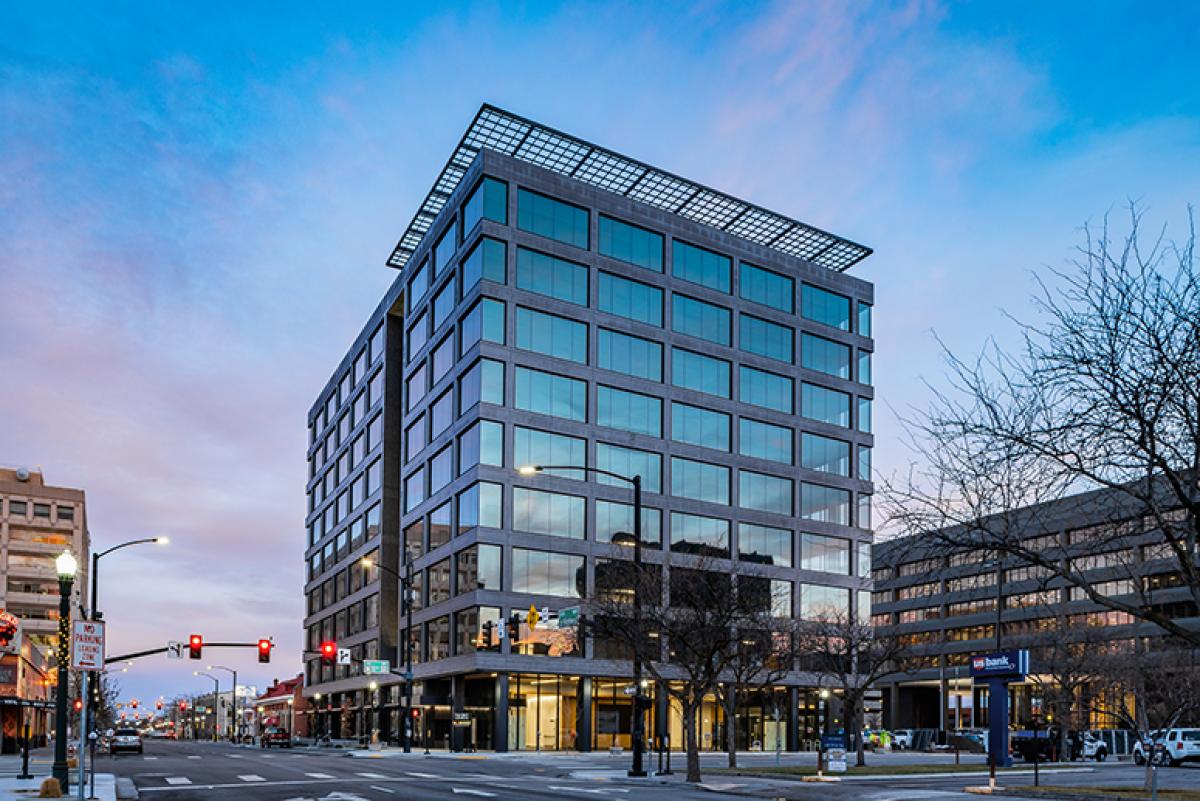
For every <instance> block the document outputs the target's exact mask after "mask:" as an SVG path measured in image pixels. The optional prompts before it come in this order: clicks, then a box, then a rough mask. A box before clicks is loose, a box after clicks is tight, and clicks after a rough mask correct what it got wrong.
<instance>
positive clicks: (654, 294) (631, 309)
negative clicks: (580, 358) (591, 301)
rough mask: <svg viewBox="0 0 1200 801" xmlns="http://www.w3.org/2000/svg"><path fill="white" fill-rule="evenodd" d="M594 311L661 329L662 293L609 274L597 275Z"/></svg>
mask: <svg viewBox="0 0 1200 801" xmlns="http://www.w3.org/2000/svg"><path fill="white" fill-rule="evenodd" d="M599 281H600V282H599V285H598V286H597V296H596V299H597V308H599V309H600V311H602V312H608V313H609V314H616V315H619V316H621V317H627V318H629V319H630V320H637V321H638V322H640V323H649V324H650V325H659V326H661V325H662V305H663V303H662V300H663V293H662V290H661V289H659V288H658V287H654V286H650V285H649V284H643V283H641V282H639V281H630V280H629V279H628V278H621V277H620V276H616V275H613V274H611V273H605V272H602V273H600V279H599Z"/></svg>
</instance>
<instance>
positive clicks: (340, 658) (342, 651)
mask: <svg viewBox="0 0 1200 801" xmlns="http://www.w3.org/2000/svg"><path fill="white" fill-rule="evenodd" d="M352 661H353V660H352V659H351V658H350V649H349V648H339V649H337V663H338V664H339V665H349V664H350V663H351V662H352Z"/></svg>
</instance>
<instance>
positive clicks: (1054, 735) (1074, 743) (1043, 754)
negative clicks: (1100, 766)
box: [1008, 729, 1108, 762]
mask: <svg viewBox="0 0 1200 801" xmlns="http://www.w3.org/2000/svg"><path fill="white" fill-rule="evenodd" d="M1008 742H1009V747H1010V748H1012V752H1013V753H1014V754H1017V755H1019V756H1020V757H1021V758H1022V759H1024V760H1025V761H1026V762H1033V760H1034V759H1035V758H1036V759H1037V761H1038V762H1049V761H1051V759H1052V758H1054V757H1055V756H1059V754H1058V749H1059V747H1060V744H1059V731H1058V730H1057V729H1050V730H1048V731H1039V732H1036V733H1035V732H1031V731H1020V732H1013V734H1012V736H1011V737H1009V740H1008ZM1066 747H1067V749H1068V753H1067V754H1066V755H1065V756H1067V757H1068V758H1070V759H1079V758H1083V759H1094V760H1096V761H1097V762H1103V761H1104V760H1106V759H1108V746H1107V745H1105V744H1104V743H1103V742H1102V741H1101V740H1098V739H1096V738H1095V737H1093V736H1092V735H1091V734H1089V733H1088V732H1076V731H1072V732H1068V733H1067V740H1066Z"/></svg>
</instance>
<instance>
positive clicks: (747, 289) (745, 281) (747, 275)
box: [738, 262, 796, 314]
mask: <svg viewBox="0 0 1200 801" xmlns="http://www.w3.org/2000/svg"><path fill="white" fill-rule="evenodd" d="M738 291H739V293H740V294H741V296H742V297H743V298H745V299H746V300H752V301H754V302H755V303H761V304H763V305H764V306H770V307H771V308H772V309H779V310H780V311H785V312H787V313H788V314H791V313H792V311H793V310H794V309H795V308H796V303H795V300H794V297H795V294H796V285H795V282H793V281H792V279H790V278H788V277H787V276H786V275H780V274H779V273H777V272H773V271H771V270H764V269H763V268H762V267H755V266H754V265H753V264H746V262H742V263H741V264H740V265H739V270H738Z"/></svg>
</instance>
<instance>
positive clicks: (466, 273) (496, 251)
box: [462, 236, 506, 295]
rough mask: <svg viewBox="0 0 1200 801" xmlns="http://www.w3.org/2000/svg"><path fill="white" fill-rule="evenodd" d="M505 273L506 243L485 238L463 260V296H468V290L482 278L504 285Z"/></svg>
mask: <svg viewBox="0 0 1200 801" xmlns="http://www.w3.org/2000/svg"><path fill="white" fill-rule="evenodd" d="M505 272H506V270H505V267H504V243H503V242H501V241H499V240H497V239H488V238H487V237H486V236H485V237H483V238H482V239H480V240H479V242H477V243H476V244H475V247H473V248H471V252H470V253H468V254H467V257H466V258H465V259H463V263H462V284H463V289H462V291H463V294H464V295H465V294H467V290H469V289H470V288H471V287H473V286H475V285H476V284H478V283H479V279H481V278H486V279H487V280H488V281H495V282H496V283H497V284H503V283H504V280H505V275H504V274H505Z"/></svg>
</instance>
